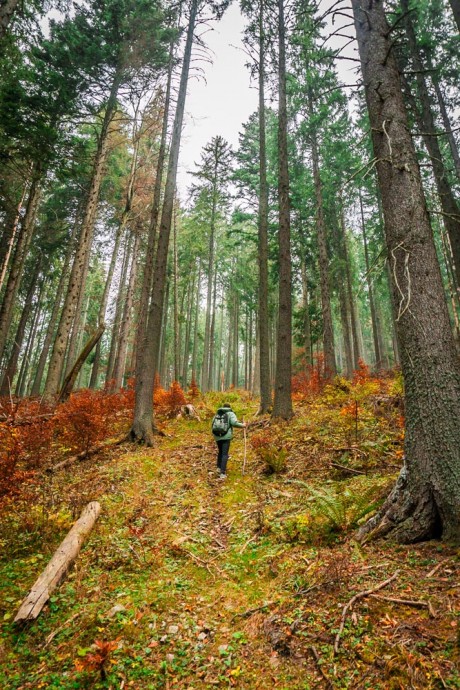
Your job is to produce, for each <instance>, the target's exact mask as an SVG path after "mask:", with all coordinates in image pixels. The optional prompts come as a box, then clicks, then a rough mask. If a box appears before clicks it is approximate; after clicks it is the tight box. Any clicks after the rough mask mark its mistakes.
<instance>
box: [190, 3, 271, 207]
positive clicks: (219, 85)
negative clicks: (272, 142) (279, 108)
mask: <svg viewBox="0 0 460 690" xmlns="http://www.w3.org/2000/svg"><path fill="white" fill-rule="evenodd" d="M212 26H213V31H209V32H208V33H206V35H205V36H204V40H205V41H206V44H207V45H208V46H209V48H210V58H211V59H212V63H213V64H209V63H207V62H203V61H202V62H200V63H196V64H199V65H200V67H201V68H202V69H203V70H204V72H205V78H206V82H205V81H204V79H203V78H200V79H199V80H198V79H196V78H193V79H192V80H191V82H190V85H189V89H188V93H187V101H186V122H185V127H184V132H183V136H182V146H181V153H180V160H179V174H178V181H177V185H178V190H179V195H180V197H181V198H182V199H185V197H186V192H187V188H188V187H189V186H190V184H191V178H190V175H188V174H187V171H189V170H194V169H195V165H194V164H195V162H198V161H199V160H200V152H201V149H202V148H203V146H204V145H205V144H206V143H207V142H208V141H210V139H211V138H212V137H213V136H216V135H217V134H220V135H222V136H223V137H224V139H227V141H229V142H230V144H231V145H232V146H233V148H236V147H237V145H238V132H239V131H240V130H241V125H242V123H243V122H246V121H247V120H248V118H249V116H250V115H251V113H253V112H254V111H255V110H256V109H257V98H258V95H257V90H256V89H254V88H250V78H249V70H248V69H247V68H246V67H245V62H246V61H247V56H246V55H245V54H244V53H243V51H242V31H243V27H244V19H243V17H242V16H241V14H240V10H239V3H232V5H231V6H230V8H229V9H228V10H227V12H226V13H225V14H224V16H223V18H222V19H221V21H220V22H218V23H217V22H214V23H213V25H212Z"/></svg>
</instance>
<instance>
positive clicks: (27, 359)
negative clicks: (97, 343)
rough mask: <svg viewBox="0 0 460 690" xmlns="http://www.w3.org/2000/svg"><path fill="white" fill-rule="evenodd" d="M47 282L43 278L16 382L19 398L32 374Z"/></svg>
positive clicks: (24, 393) (21, 396)
mask: <svg viewBox="0 0 460 690" xmlns="http://www.w3.org/2000/svg"><path fill="white" fill-rule="evenodd" d="M45 284H46V281H45V280H44V279H43V280H42V284H41V287H40V290H39V293H38V298H37V307H36V310H35V314H34V316H33V319H32V324H31V327H30V332H29V337H28V339H27V345H26V349H25V352H24V357H23V359H22V364H21V371H20V373H19V377H18V381H17V384H16V395H17V396H18V397H19V398H23V397H24V396H25V395H26V393H27V389H28V383H29V378H30V374H31V371H30V369H31V367H32V361H33V356H32V353H33V351H34V343H35V336H36V334H37V329H38V322H39V319H40V316H41V310H42V300H43V295H44V292H45Z"/></svg>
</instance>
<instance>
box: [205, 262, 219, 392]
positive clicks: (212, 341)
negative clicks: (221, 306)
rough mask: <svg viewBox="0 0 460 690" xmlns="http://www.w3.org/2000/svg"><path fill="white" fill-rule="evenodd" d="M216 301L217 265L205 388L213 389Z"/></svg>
mask: <svg viewBox="0 0 460 690" xmlns="http://www.w3.org/2000/svg"><path fill="white" fill-rule="evenodd" d="M216 301H217V266H216V267H215V269H214V276H213V288H212V307H211V309H212V315H211V328H210V331H209V368H208V385H207V390H208V391H209V390H213V377H214V360H215V347H216V342H215V339H216Z"/></svg>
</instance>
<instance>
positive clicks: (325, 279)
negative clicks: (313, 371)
mask: <svg viewBox="0 0 460 690" xmlns="http://www.w3.org/2000/svg"><path fill="white" fill-rule="evenodd" d="M308 98H309V108H310V113H311V114H313V98H312V96H311V93H310V94H309V96H308ZM311 154H312V164H313V180H314V185H315V198H316V232H317V237H318V263H319V279H320V287H321V312H322V316H323V349H324V369H325V372H326V375H327V376H334V374H335V373H336V371H337V367H336V363H335V348H334V327H333V324H332V309H331V290H330V285H329V273H330V271H329V257H328V251H327V235H326V222H325V219H324V206H323V189H322V182H321V174H320V168H319V151H318V140H317V136H316V131H313V132H312V135H311Z"/></svg>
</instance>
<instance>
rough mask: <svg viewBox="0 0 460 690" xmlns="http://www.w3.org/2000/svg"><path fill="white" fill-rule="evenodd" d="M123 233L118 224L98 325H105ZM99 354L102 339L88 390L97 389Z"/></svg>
mask: <svg viewBox="0 0 460 690" xmlns="http://www.w3.org/2000/svg"><path fill="white" fill-rule="evenodd" d="M123 231H124V227H123V226H122V224H120V225H119V226H118V228H117V234H116V235H115V244H114V246H113V250H112V256H111V258H110V264H109V270H108V271H107V276H106V279H105V285H104V292H103V293H102V299H101V304H100V307H99V314H98V325H101V324H103V323H105V313H106V311H107V303H108V301H109V294H110V288H111V287H112V280H113V274H114V272H115V266H116V263H117V259H118V252H119V251H120V242H121V236H122V233H123ZM101 353H102V338H99V340H98V341H97V345H96V352H95V355H94V362H93V366H92V369H91V378H90V382H89V387H90V388H97V381H98V376H99V367H100V366H101Z"/></svg>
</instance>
